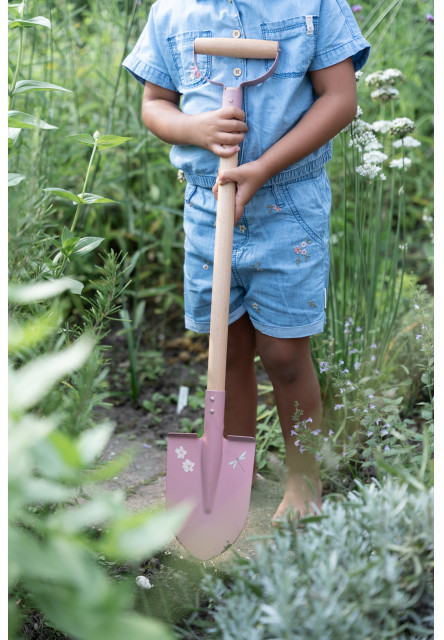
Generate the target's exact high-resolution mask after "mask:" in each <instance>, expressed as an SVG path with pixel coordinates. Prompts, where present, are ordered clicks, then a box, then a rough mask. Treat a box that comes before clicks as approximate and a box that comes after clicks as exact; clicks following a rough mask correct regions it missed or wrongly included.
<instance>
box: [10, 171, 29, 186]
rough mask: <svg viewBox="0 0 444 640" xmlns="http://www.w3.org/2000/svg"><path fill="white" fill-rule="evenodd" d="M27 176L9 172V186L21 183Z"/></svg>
mask: <svg viewBox="0 0 444 640" xmlns="http://www.w3.org/2000/svg"><path fill="white" fill-rule="evenodd" d="M25 178H26V176H24V175H22V174H21V173H8V187H15V185H17V184H20V182H21V181H22V180H24V179H25Z"/></svg>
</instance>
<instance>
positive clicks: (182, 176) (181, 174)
mask: <svg viewBox="0 0 444 640" xmlns="http://www.w3.org/2000/svg"><path fill="white" fill-rule="evenodd" d="M177 179H178V180H179V182H185V174H184V172H183V171H182V169H179V171H178V172H177Z"/></svg>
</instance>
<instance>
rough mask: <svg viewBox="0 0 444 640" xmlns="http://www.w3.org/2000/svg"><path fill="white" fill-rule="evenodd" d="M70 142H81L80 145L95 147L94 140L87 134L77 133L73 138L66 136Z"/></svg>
mask: <svg viewBox="0 0 444 640" xmlns="http://www.w3.org/2000/svg"><path fill="white" fill-rule="evenodd" d="M66 137H67V138H68V139H69V140H73V141H74V142H80V144H86V145H87V146H88V147H93V146H94V144H95V143H94V138H93V137H92V136H90V135H88V134H87V133H75V134H74V135H72V136H66Z"/></svg>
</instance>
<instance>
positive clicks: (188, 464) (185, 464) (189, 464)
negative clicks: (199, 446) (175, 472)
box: [182, 460, 195, 473]
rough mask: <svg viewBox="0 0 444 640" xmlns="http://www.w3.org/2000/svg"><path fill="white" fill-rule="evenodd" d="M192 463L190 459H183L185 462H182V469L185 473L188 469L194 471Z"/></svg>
mask: <svg viewBox="0 0 444 640" xmlns="http://www.w3.org/2000/svg"><path fill="white" fill-rule="evenodd" d="M194 464H195V463H194V462H191V460H185V462H182V469H183V470H184V471H186V472H187V473H188V471H194Z"/></svg>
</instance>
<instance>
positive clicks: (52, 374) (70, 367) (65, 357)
mask: <svg viewBox="0 0 444 640" xmlns="http://www.w3.org/2000/svg"><path fill="white" fill-rule="evenodd" d="M93 346H94V341H93V340H92V339H91V338H90V337H88V336H85V337H83V338H80V340H77V342H75V343H74V344H73V345H71V346H70V347H68V348H67V349H64V350H63V351H59V352H57V353H51V354H45V355H43V356H39V357H38V358H35V359H34V360H32V361H31V362H29V363H28V364H25V365H24V366H23V367H21V368H20V369H19V370H18V371H14V370H10V374H9V381H10V384H9V407H10V409H11V411H26V410H27V409H30V408H31V407H33V406H34V405H35V404H36V403H37V402H39V401H40V400H41V399H42V398H44V396H45V395H46V394H47V393H48V391H49V390H50V389H51V388H52V387H53V386H54V384H55V383H56V382H57V381H58V380H60V379H61V378H63V377H64V376H65V375H67V374H68V373H71V372H72V371H74V370H75V369H78V368H79V367H81V366H82V365H83V364H84V363H85V362H86V360H87V358H88V357H89V355H90V353H91V351H92V349H93Z"/></svg>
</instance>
